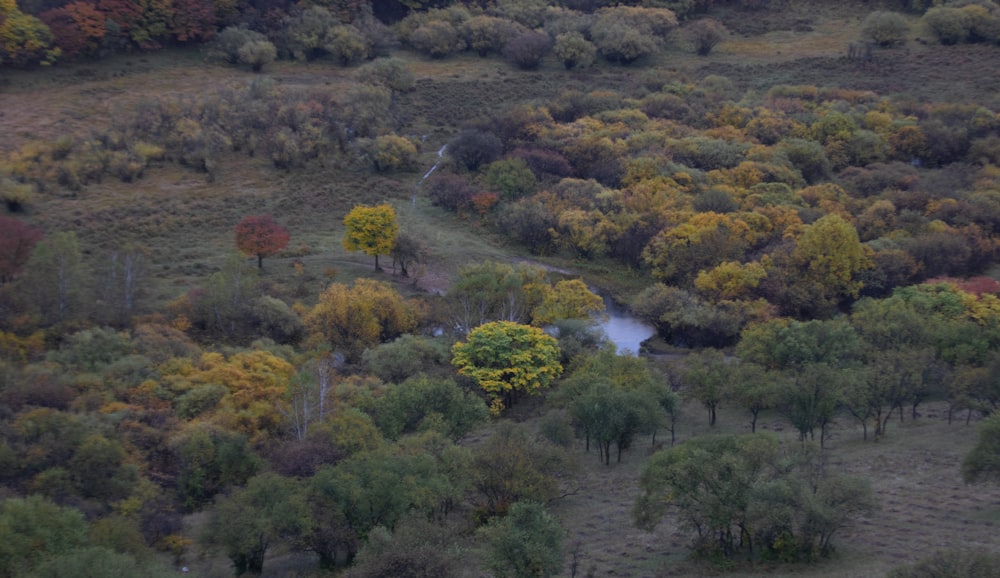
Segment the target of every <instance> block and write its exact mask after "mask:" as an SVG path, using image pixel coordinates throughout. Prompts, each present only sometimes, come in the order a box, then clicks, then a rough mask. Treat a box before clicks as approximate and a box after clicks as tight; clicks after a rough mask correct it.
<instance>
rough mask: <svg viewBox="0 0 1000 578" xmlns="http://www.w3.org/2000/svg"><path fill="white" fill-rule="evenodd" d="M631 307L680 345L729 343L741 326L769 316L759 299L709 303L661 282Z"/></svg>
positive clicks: (670, 340)
mask: <svg viewBox="0 0 1000 578" xmlns="http://www.w3.org/2000/svg"><path fill="white" fill-rule="evenodd" d="M632 310H633V311H634V312H635V313H636V314H637V315H639V316H640V317H642V318H644V319H646V320H647V321H649V322H650V323H652V324H653V325H654V326H656V329H657V331H658V332H659V334H660V335H661V336H662V337H663V338H664V339H666V340H667V341H669V342H670V343H673V344H675V345H679V346H683V347H728V346H730V345H733V344H735V343H736V342H737V341H738V340H739V337H740V332H741V331H743V328H744V327H746V326H748V325H750V324H751V323H753V322H755V321H762V320H764V319H766V318H767V317H768V310H767V307H766V306H763V302H760V301H720V302H718V303H715V304H712V303H709V302H708V301H705V300H704V299H702V298H701V297H699V296H697V295H695V294H693V293H691V292H688V291H685V290H684V289H678V288H676V287H668V286H667V285H664V284H662V283H658V284H656V285H651V286H649V287H647V288H646V289H644V290H643V291H642V292H641V293H640V294H639V295H637V296H636V298H635V300H634V301H633V302H632Z"/></svg>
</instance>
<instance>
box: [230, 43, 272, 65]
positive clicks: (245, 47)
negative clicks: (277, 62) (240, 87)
mask: <svg viewBox="0 0 1000 578" xmlns="http://www.w3.org/2000/svg"><path fill="white" fill-rule="evenodd" d="M237 54H238V56H239V61H240V62H242V63H243V64H249V65H250V70H252V71H254V72H260V71H261V70H263V69H264V66H266V65H268V64H270V63H272V62H274V59H275V58H277V57H278V50H277V49H276V48H275V47H274V44H272V43H271V42H270V41H268V40H251V41H249V42H244V43H243V44H242V45H240V47H239V49H238V51H237Z"/></svg>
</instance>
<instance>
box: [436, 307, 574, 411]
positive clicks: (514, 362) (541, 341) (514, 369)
mask: <svg viewBox="0 0 1000 578" xmlns="http://www.w3.org/2000/svg"><path fill="white" fill-rule="evenodd" d="M559 353H560V352H559V344H558V342H557V341H556V339H555V338H554V337H552V336H551V335H549V334H547V333H545V332H544V331H542V330H541V329H539V328H537V327H531V326H530V325H522V324H520V323H514V322H511V321H494V322H492V323H486V324H484V325H480V326H479V327H477V328H475V329H473V330H472V331H470V332H469V336H468V340H467V341H464V342H459V343H456V344H455V346H454V347H453V348H452V354H453V357H452V360H451V363H452V365H454V366H455V367H457V368H458V372H459V373H460V374H462V375H466V376H468V377H471V378H473V379H475V380H476V382H478V383H479V386H480V387H482V388H483V390H484V391H486V393H487V394H488V395H489V396H490V397H491V398H492V401H491V403H490V411H491V412H493V413H494V414H499V413H500V412H501V411H502V410H503V408H504V407H509V406H510V405H511V404H512V403H513V402H514V400H515V399H516V396H517V394H518V393H520V392H526V393H528V394H533V393H535V392H537V391H538V390H539V389H541V388H543V387H547V386H548V385H549V384H551V383H552V380H554V379H555V378H557V377H559V375H560V374H561V373H562V369H563V368H562V365H560V363H559Z"/></svg>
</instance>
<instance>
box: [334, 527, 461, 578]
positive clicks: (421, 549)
mask: <svg viewBox="0 0 1000 578" xmlns="http://www.w3.org/2000/svg"><path fill="white" fill-rule="evenodd" d="M464 554H465V553H464V552H462V550H461V549H460V548H459V547H458V546H456V545H455V543H454V537H453V536H451V535H450V534H449V533H448V532H447V530H446V529H445V528H444V527H442V526H440V525H437V524H434V523H433V522H429V521H427V520H425V519H423V518H418V517H411V518H406V519H404V520H402V521H401V522H400V523H399V524H397V525H396V528H395V529H394V530H393V531H391V532H390V531H389V530H387V529H386V528H384V527H381V526H380V527H378V528H375V530H373V531H372V533H371V534H370V535H369V536H368V541H367V542H365V545H364V547H362V548H361V551H360V552H358V557H357V558H356V559H355V561H354V565H353V566H352V567H351V568H350V569H349V570H348V571H347V572H346V573H345V574H344V577H345V578H383V577H386V576H392V577H394V578H458V577H459V576H462V575H463V572H462V570H463V568H467V567H468V566H469V559H468V558H467V557H466V556H465V555H464Z"/></svg>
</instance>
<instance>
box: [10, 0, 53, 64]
mask: <svg viewBox="0 0 1000 578" xmlns="http://www.w3.org/2000/svg"><path fill="white" fill-rule="evenodd" d="M58 56H59V48H53V47H52V31H51V30H49V27H48V26H46V25H45V23H44V22H42V21H41V20H39V19H38V18H35V17H34V16H32V15H30V14H25V13H24V12H21V11H20V10H19V9H18V7H17V2H16V1H15V0H4V1H2V2H0V65H13V66H18V67H27V66H33V65H35V64H52V63H53V62H55V60H56V58H57V57H58Z"/></svg>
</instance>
